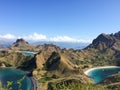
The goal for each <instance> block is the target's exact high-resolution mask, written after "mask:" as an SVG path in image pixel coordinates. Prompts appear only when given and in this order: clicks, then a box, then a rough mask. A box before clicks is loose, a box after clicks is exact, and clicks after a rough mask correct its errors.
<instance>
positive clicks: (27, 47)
mask: <svg viewBox="0 0 120 90" xmlns="http://www.w3.org/2000/svg"><path fill="white" fill-rule="evenodd" d="M9 48H10V49H12V50H23V51H34V50H35V46H34V45H31V44H29V43H28V42H26V41H25V40H24V39H22V38H21V39H17V40H16V42H14V43H13V44H12V45H11V46H10V47H9Z"/></svg>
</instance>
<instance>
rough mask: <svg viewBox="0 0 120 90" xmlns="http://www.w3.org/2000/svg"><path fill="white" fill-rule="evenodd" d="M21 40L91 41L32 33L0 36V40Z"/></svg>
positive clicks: (89, 41)
mask: <svg viewBox="0 0 120 90" xmlns="http://www.w3.org/2000/svg"><path fill="white" fill-rule="evenodd" d="M18 38H23V39H25V40H30V41H52V42H76V43H80V42H81V43H91V40H81V39H75V38H72V37H69V36H56V37H50V38H48V37H47V36H46V35H43V34H38V33H33V34H30V35H26V36H14V35H12V34H6V35H0V39H18Z"/></svg>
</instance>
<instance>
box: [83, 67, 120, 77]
mask: <svg viewBox="0 0 120 90" xmlns="http://www.w3.org/2000/svg"><path fill="white" fill-rule="evenodd" d="M101 68H103V69H104V68H120V66H101V67H94V68H90V69H88V70H86V71H84V74H85V75H87V76H88V73H89V72H90V71H92V70H95V69H101Z"/></svg>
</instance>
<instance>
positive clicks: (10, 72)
mask: <svg viewBox="0 0 120 90" xmlns="http://www.w3.org/2000/svg"><path fill="white" fill-rule="evenodd" d="M0 81H1V83H2V86H3V87H4V86H6V85H7V83H8V82H12V86H11V87H12V90H19V89H20V90H31V89H32V82H31V80H30V78H29V77H27V75H26V73H25V72H24V71H21V70H18V69H15V68H0Z"/></svg>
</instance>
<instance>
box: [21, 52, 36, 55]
mask: <svg viewBox="0 0 120 90" xmlns="http://www.w3.org/2000/svg"><path fill="white" fill-rule="evenodd" d="M22 53H23V54H24V55H25V56H31V55H34V54H35V52H29V51H22Z"/></svg>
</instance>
